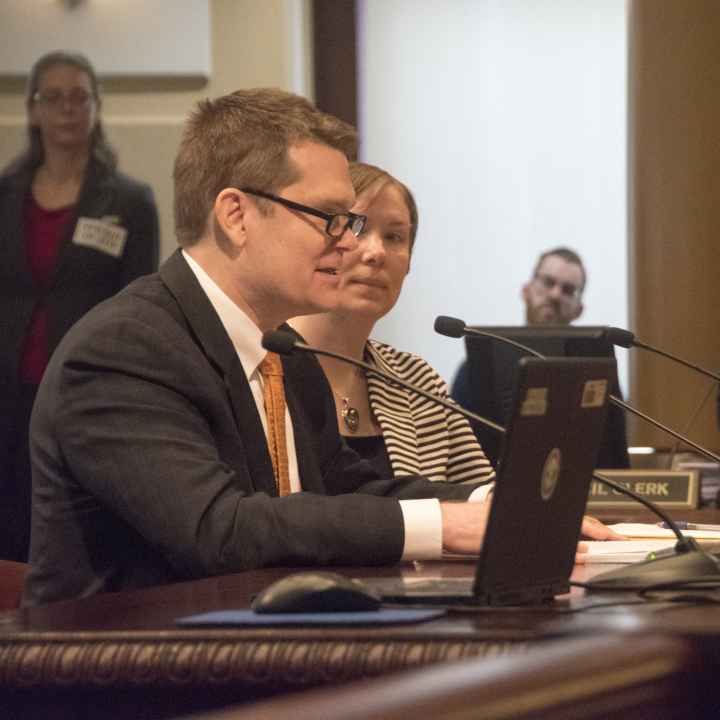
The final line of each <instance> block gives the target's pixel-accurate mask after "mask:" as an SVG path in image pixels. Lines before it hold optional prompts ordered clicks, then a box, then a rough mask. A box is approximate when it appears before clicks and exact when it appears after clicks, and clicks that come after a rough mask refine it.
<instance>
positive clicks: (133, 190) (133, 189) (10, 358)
mask: <svg viewBox="0 0 720 720" xmlns="http://www.w3.org/2000/svg"><path fill="white" fill-rule="evenodd" d="M31 179H32V178H31V175H30V174H28V173H14V174H13V173H10V174H5V175H4V176H2V177H1V178H0V338H1V340H2V341H1V342H0V457H1V456H2V450H3V448H4V446H5V443H6V438H7V432H8V430H9V428H8V423H10V422H12V416H13V414H14V408H15V404H16V400H17V393H18V363H19V360H20V353H21V349H22V343H23V340H24V338H25V334H26V332H27V329H28V326H29V323H30V319H31V317H32V313H33V309H34V308H35V305H36V303H37V302H38V301H44V302H45V303H46V304H47V307H48V310H49V317H48V321H49V327H48V331H49V345H50V347H49V350H50V353H52V352H53V351H54V350H55V348H56V347H57V345H58V343H59V342H60V340H61V339H62V337H63V335H65V333H66V332H67V331H68V330H69V329H70V327H71V326H72V325H74V324H75V322H77V320H79V319H80V318H81V317H82V316H83V315H84V314H85V313H86V312H87V311H88V310H90V308H92V307H93V306H95V305H97V304H98V303H99V302H100V301H101V300H104V299H106V298H108V297H110V296H111V295H114V294H115V293H116V292H118V291H119V290H121V289H122V288H123V287H125V285H127V284H128V283H129V282H130V281H131V280H133V279H135V278H137V277H139V276H141V275H145V274H148V273H151V272H154V271H155V270H156V269H157V264H158V217H157V209H156V206H155V202H154V198H153V193H152V190H151V189H150V187H149V186H148V185H145V184H144V183H140V182H138V181H136V180H133V179H132V178H129V177H127V176H126V175H123V174H122V173H119V172H103V171H101V169H100V168H99V166H98V165H97V164H96V163H94V162H91V164H90V165H89V167H88V171H87V174H86V178H85V182H84V184H83V188H82V190H81V192H80V198H79V200H78V204H77V212H76V215H75V218H74V219H73V221H72V222H71V223H70V226H69V227H68V229H67V232H66V233H65V236H64V238H63V239H62V241H61V245H60V252H59V257H58V266H57V272H56V275H55V278H54V280H53V281H52V283H51V285H50V287H49V288H48V289H47V290H45V291H41V290H39V289H38V288H37V287H36V286H35V285H34V284H33V280H32V276H31V273H30V268H29V266H28V263H27V255H26V250H25V229H24V227H23V204H24V202H25V197H26V194H27V192H28V189H29V187H30V182H31ZM82 217H87V218H96V219H103V218H104V219H106V220H107V221H108V222H112V223H113V224H117V225H119V226H122V227H123V228H125V229H126V230H127V239H126V241H125V246H124V249H123V252H122V254H121V256H120V257H117V258H116V257H113V256H112V255H110V254H107V253H104V252H101V251H98V250H95V249H92V248H89V247H84V246H81V245H78V244H76V243H74V242H73V234H74V232H75V228H76V224H77V221H78V218H82Z"/></svg>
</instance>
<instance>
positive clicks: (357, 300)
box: [291, 163, 494, 482]
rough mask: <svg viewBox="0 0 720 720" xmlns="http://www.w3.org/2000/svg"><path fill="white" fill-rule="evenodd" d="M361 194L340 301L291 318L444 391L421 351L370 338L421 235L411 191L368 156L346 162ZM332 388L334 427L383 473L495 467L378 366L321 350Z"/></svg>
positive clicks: (339, 346) (324, 339) (453, 476)
mask: <svg viewBox="0 0 720 720" xmlns="http://www.w3.org/2000/svg"><path fill="white" fill-rule="evenodd" d="M350 177H351V178H352V183H353V187H354V188H355V194H356V196H357V200H356V204H355V206H354V207H353V211H355V212H358V213H363V214H364V215H367V218H368V220H367V224H366V226H365V229H364V230H363V232H362V234H361V235H360V237H359V238H358V247H357V249H356V250H354V251H353V252H346V253H345V255H344V258H343V264H342V272H341V279H340V288H341V294H340V297H341V300H340V304H339V306H338V307H337V309H335V310H333V311H331V312H328V313H322V314H320V315H305V316H303V317H299V318H294V319H293V320H291V324H292V326H293V327H294V328H295V329H296V330H297V331H298V332H299V333H300V335H302V336H303V337H304V338H305V339H306V340H307V342H308V343H309V344H310V345H314V346H316V347H320V348H323V349H325V350H333V351H335V352H338V353H342V354H343V355H350V356H351V357H354V358H356V359H358V360H365V361H366V362H368V363H370V364H371V365H374V366H376V367H378V368H379V369H380V370H384V371H385V372H387V373H390V374H391V375H396V376H398V377H400V378H402V379H403V380H408V381H410V382H412V383H414V384H416V385H419V386H420V387H421V388H422V389H424V390H427V391H428V392H430V393H433V394H436V395H439V396H441V397H443V398H445V399H449V398H448V390H447V385H446V384H445V382H444V381H443V380H442V378H441V377H440V376H439V375H438V373H437V372H436V371H435V370H434V369H433V368H432V367H430V365H428V364H427V363H426V362H425V361H424V360H423V359H422V358H420V357H418V356H417V355H413V354H411V353H408V352H404V351H402V350H398V349H396V348H393V347H391V346H389V345H386V344H383V343H379V342H376V341H374V340H371V339H370V334H371V333H372V330H373V328H374V326H375V323H376V322H377V321H378V320H379V319H380V318H381V317H383V316H384V315H386V314H387V313H388V312H390V310H392V308H393V307H394V306H395V303H396V302H397V300H398V297H399V296H400V291H401V290H402V286H403V283H404V281H405V276H406V275H407V273H408V271H409V269H410V256H411V254H412V251H413V245H414V243H415V235H416V234H417V226H418V213H417V207H416V205H415V200H414V198H413V196H412V193H411V192H410V190H409V189H408V188H407V187H406V186H405V185H404V184H403V183H401V182H400V181H399V180H396V179H395V178H394V177H392V176H391V175H390V174H389V173H387V172H385V171H384V170H381V169H380V168H378V167H374V166H373V165H367V164H365V163H351V165H350ZM318 360H319V361H320V364H321V365H322V367H323V369H324V370H325V374H326V376H327V378H328V381H329V382H330V386H331V388H332V390H333V394H334V396H335V405H336V409H337V415H338V423H339V426H340V432H341V433H342V434H343V436H344V437H345V440H346V441H347V443H348V444H349V445H350V447H352V448H353V449H354V450H356V451H357V452H358V453H359V454H360V455H361V456H363V457H365V458H366V459H368V460H370V461H371V462H372V463H373V464H374V465H375V467H376V468H377V470H378V472H379V473H380V474H381V476H382V477H389V476H391V475H395V476H400V475H413V474H417V475H424V476H425V477H427V478H429V479H430V480H442V481H446V482H478V481H481V482H482V481H489V480H491V479H493V478H494V471H493V468H492V466H491V465H490V463H489V461H488V460H487V458H486V457H485V454H484V453H483V451H482V448H481V447H480V445H479V444H478V442H477V440H476V438H475V434H474V433H473V431H472V428H471V427H470V425H469V423H468V422H467V420H465V418H463V417H462V416H460V415H458V414H457V413H452V412H450V411H449V410H446V409H445V408H443V407H441V406H439V405H437V404H436V403H433V402H431V401H429V400H427V399H425V398H423V397H421V396H418V395H415V394H413V393H411V392H410V391H408V390H405V389H404V388H397V387H389V385H388V383H386V382H385V380H383V379H382V378H378V377H376V376H375V375H372V374H368V375H365V374H364V373H363V372H361V371H358V370H357V369H356V368H355V367H353V366H352V365H349V364H347V363H343V362H340V361H338V360H334V359H332V358H327V357H322V356H318Z"/></svg>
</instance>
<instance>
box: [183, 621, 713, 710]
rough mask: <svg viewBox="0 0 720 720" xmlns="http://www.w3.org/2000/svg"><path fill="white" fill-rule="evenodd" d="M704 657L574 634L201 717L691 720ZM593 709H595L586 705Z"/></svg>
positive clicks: (662, 645)
mask: <svg viewBox="0 0 720 720" xmlns="http://www.w3.org/2000/svg"><path fill="white" fill-rule="evenodd" d="M700 664H701V657H700V655H699V653H698V652H697V650H696V649H695V648H694V647H693V646H692V644H691V643H690V642H688V641H684V640H682V639H680V638H667V637H660V636H653V635H641V636H636V637H634V638H633V642H632V643H628V641H627V638H626V637H624V636H618V635H615V636H610V637H593V638H574V639H569V640H566V641H559V642H550V643H545V644H543V645H542V646H541V647H537V648H534V649H532V650H530V651H529V652H528V653H526V654H524V655H521V656H519V657H518V656H516V657H513V658H500V659H497V660H495V661H491V662H477V661H475V660H465V661H461V662H458V663H450V664H445V665H436V666H433V667H430V668H421V669H415V670H409V671H407V672H403V673H399V674H396V675H394V676H392V677H389V678H383V679H371V680H364V681H359V682H355V683H351V684H349V685H345V686H344V687H340V688H323V689H315V690H310V691H308V692H305V693H303V694H302V695H290V696H285V697H282V698H278V699H275V700H269V701H262V702H258V703H254V704H251V705H244V706H242V707H239V708H235V709H233V708H227V709H224V710H220V711H216V712H213V713H210V714H207V715H203V716H202V719H201V718H199V717H198V718H197V720H210V719H211V718H212V719H213V720H250V719H251V718H252V720H280V719H281V718H283V719H284V718H287V717H293V719H294V720H315V719H316V718H324V717H332V718H335V720H360V719H361V718H362V719H363V720H375V719H377V720H380V719H381V718H382V720H406V719H407V718H408V717H432V718H435V719H436V720H440V719H444V718H448V719H449V718H453V719H455V720H458V718H470V717H473V718H474V717H479V716H482V717H483V718H488V719H490V718H491V719H493V720H497V719H500V718H513V719H517V718H521V717H522V718H524V717H533V718H536V719H537V718H539V717H553V718H557V717H558V714H556V713H559V716H561V717H577V716H578V715H577V713H578V709H579V708H580V707H582V709H583V712H582V717H584V718H590V717H592V718H603V719H604V720H607V718H609V717H615V716H616V715H615V714H614V713H615V712H618V715H617V716H618V717H623V718H624V717H631V716H633V713H632V712H629V710H630V708H633V707H635V708H642V710H643V711H644V712H643V713H641V716H642V717H655V715H653V714H648V712H647V710H648V705H652V706H654V707H658V708H662V707H663V706H665V705H666V704H668V703H670V702H674V703H676V704H679V705H682V706H683V707H684V709H685V711H686V712H688V715H683V716H684V717H685V716H692V708H693V706H695V707H699V699H698V698H696V697H693V691H694V687H693V685H692V683H691V682H688V676H687V674H688V673H689V672H691V671H693V670H695V669H697V668H698V667H699V666H700ZM589 706H591V707H592V710H591V709H590V707H589Z"/></svg>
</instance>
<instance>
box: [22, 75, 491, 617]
mask: <svg viewBox="0 0 720 720" xmlns="http://www.w3.org/2000/svg"><path fill="white" fill-rule="evenodd" d="M355 150H356V134H355V131H354V130H353V128H351V127H350V126H348V125H346V124H345V123H343V122H341V121H339V120H337V119H336V118H334V117H332V116H329V115H326V114H324V113H321V112H319V111H318V110H316V109H315V108H314V107H313V106H312V105H310V103H308V102H307V101H306V100H304V99H302V98H299V97H297V96H295V95H291V94H290V93H285V92H282V91H279V90H262V89H261V90H245V91H238V92H236V93H232V94H230V95H227V96H224V97H221V98H218V99H217V100H213V101H210V100H207V101H203V102H201V103H200V104H199V105H198V107H197V109H196V111H195V112H194V114H193V115H192V116H191V117H190V119H189V121H188V123H187V125H186V129H185V133H184V136H183V140H182V142H181V145H180V149H179V151H178V155H177V158H176V161H175V171H174V184H175V226H176V227H175V231H176V235H177V238H178V242H179V245H180V248H179V250H178V251H177V252H176V253H175V254H174V255H172V256H171V257H170V258H169V260H168V261H167V262H166V263H165V264H164V265H163V267H162V268H161V270H160V272H159V273H157V274H155V275H150V276H148V277H146V278H143V279H141V280H139V281H137V282H135V283H133V284H132V285H130V286H129V287H128V288H127V289H126V290H125V291H124V292H122V293H120V294H119V295H117V296H115V297H114V298H112V299H111V300H109V301H107V302H105V303H103V304H102V305H101V306H99V307H98V308H96V309H95V310H93V311H91V312H90V313H88V315H86V316H85V318H83V319H82V320H81V321H80V322H79V323H78V324H77V325H75V327H74V328H73V329H72V330H71V331H70V333H69V334H68V336H67V337H66V338H65V340H64V341H63V343H62V344H61V346H60V347H59V348H58V350H57V351H56V353H55V355H54V357H53V359H52V361H51V364H50V366H49V368H48V372H47V373H46V375H45V378H44V380H43V383H42V385H41V387H40V391H39V394H38V400H37V403H36V406H35V410H34V413H33V420H32V428H31V433H32V440H31V452H32V459H33V481H34V493H35V499H34V506H33V527H32V542H31V557H30V561H31V565H32V568H31V571H30V573H29V576H28V579H27V581H26V585H25V598H24V602H25V604H27V605H37V604H42V603H46V602H51V601H54V600H61V599H67V598H74V597H81V596H85V595H90V594H94V593H98V592H104V591H117V590H122V589H126V588H131V587H140V586H145V585H151V584H158V583H164V582H172V581H177V580H181V579H190V578H196V577H202V576H207V575H214V574H221V573H227V572H233V571H238V570H243V569H250V568H256V567H261V566H266V565H297V566H308V565H333V564H358V563H361V564H381V563H394V562H397V561H398V560H399V559H401V558H405V559H415V558H432V557H439V556H440V554H441V552H442V550H443V549H445V550H448V551H455V552H463V551H466V552H469V551H475V552H476V551H477V550H478V549H479V547H480V543H481V540H482V535H483V532H484V518H485V516H486V512H487V507H486V503H484V502H473V503H469V502H438V499H436V498H442V499H446V500H466V499H468V497H469V495H470V493H471V492H474V491H475V488H473V487H472V486H463V485H461V486H456V485H448V484H444V483H434V482H430V481H428V480H425V479H424V478H420V477H417V476H408V477H403V478H381V477H379V476H378V475H377V474H376V473H375V471H374V470H373V468H372V467H371V465H370V464H369V463H366V462H365V461H363V460H361V459H360V458H359V457H358V456H357V455H356V454H355V453H354V452H353V451H351V450H350V449H349V448H348V447H347V446H346V445H345V444H344V443H343V442H342V440H341V438H340V435H339V432H338V427H337V420H336V415H335V405H334V402H333V399H332V394H331V392H330V388H329V386H328V385H327V381H326V379H325V376H324V373H323V371H322V369H321V367H320V365H319V363H318V362H317V361H316V360H315V358H313V357H312V356H310V355H307V354H298V355H297V356H289V357H287V358H283V359H282V362H280V360H279V358H278V357H277V356H275V355H273V354H272V353H266V351H265V350H264V349H263V348H262V346H261V335H262V333H263V332H264V331H267V330H271V329H275V328H277V327H279V326H282V325H283V323H284V322H285V320H287V319H288V318H290V317H293V316H296V315H305V314H309V313H313V312H321V311H324V310H328V309H330V308H332V307H334V306H335V305H336V304H337V302H338V300H339V296H338V294H339V282H338V273H339V272H340V271H341V269H342V260H343V255H344V253H345V252H346V251H348V250H350V249H353V248H354V247H356V243H357V239H356V236H357V235H359V234H360V233H361V232H362V230H363V226H364V224H365V218H364V216H362V215H358V214H355V213H353V212H351V210H350V209H351V207H352V206H353V204H354V202H355V193H354V190H353V186H352V183H351V181H350V175H349V171H348V158H349V157H353V156H354V154H355ZM288 329H289V328H288ZM478 490H479V491H480V493H479V494H482V489H481V488H480V489H478ZM417 498H419V499H417ZM476 499H479V498H478V497H477V496H476Z"/></svg>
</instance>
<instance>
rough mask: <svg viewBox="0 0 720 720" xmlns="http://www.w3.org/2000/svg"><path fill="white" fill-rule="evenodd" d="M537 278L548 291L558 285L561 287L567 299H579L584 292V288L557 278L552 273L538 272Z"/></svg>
mask: <svg viewBox="0 0 720 720" xmlns="http://www.w3.org/2000/svg"><path fill="white" fill-rule="evenodd" d="M535 279H536V280H538V281H539V282H540V284H541V285H542V286H543V287H544V288H545V289H546V290H548V291H550V290H552V289H553V288H554V287H555V286H556V285H558V286H559V287H560V292H561V293H562V294H563V296H564V297H565V298H566V299H567V300H577V299H579V298H580V295H581V294H582V290H581V289H580V288H579V287H577V286H576V285H573V284H572V283H569V282H560V281H559V280H558V279H557V278H554V277H553V276H552V275H546V274H545V273H538V274H537V275H535Z"/></svg>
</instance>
